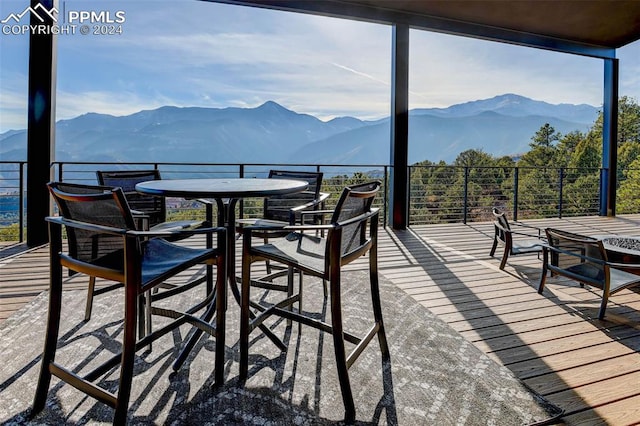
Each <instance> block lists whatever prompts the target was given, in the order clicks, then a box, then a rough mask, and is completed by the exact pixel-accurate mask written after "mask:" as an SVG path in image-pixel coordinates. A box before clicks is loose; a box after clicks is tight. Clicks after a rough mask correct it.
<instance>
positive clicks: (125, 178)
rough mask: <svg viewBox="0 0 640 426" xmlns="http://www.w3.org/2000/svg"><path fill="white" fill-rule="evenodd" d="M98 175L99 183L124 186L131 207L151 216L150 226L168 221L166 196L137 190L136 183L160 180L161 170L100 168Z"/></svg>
mask: <svg viewBox="0 0 640 426" xmlns="http://www.w3.org/2000/svg"><path fill="white" fill-rule="evenodd" d="M96 177H97V178H98V184H99V185H105V186H110V187H120V188H122V190H123V191H124V194H125V196H126V197H127V202H128V203H129V207H130V208H131V209H132V210H135V211H138V212H141V213H144V214H146V215H148V216H149V226H153V225H157V224H158V223H162V222H165V221H166V219H167V207H166V203H165V199H164V197H154V196H153V195H146V194H141V193H139V192H138V191H136V184H138V183H140V182H146V181H149V180H160V179H161V177H160V171H159V170H157V169H149V170H98V171H96Z"/></svg>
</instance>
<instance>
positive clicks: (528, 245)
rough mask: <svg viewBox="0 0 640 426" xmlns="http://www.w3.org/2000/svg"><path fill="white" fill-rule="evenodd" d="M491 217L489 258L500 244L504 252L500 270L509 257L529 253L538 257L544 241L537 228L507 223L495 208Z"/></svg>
mask: <svg viewBox="0 0 640 426" xmlns="http://www.w3.org/2000/svg"><path fill="white" fill-rule="evenodd" d="M493 217H494V221H493V228H494V235H493V245H492V246H491V251H490V252H489V256H491V257H493V255H494V254H495V253H496V249H497V248H498V244H502V246H503V248H504V250H503V252H502V260H501V261H500V269H504V267H505V265H506V264H507V259H508V258H509V255H511V256H517V255H520V254H530V253H538V255H539V254H540V252H542V246H541V244H543V243H544V239H543V237H542V232H541V230H540V229H539V228H536V227H533V226H529V225H525V224H523V223H518V222H509V220H508V219H507V215H506V214H505V213H504V212H501V211H500V210H498V209H497V208H495V207H494V208H493Z"/></svg>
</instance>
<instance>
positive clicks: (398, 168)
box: [389, 24, 409, 229]
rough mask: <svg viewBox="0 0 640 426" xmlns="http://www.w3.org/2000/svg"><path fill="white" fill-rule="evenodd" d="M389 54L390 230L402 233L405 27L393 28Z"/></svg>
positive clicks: (405, 172) (405, 218)
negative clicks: (391, 166) (391, 48)
mask: <svg viewBox="0 0 640 426" xmlns="http://www.w3.org/2000/svg"><path fill="white" fill-rule="evenodd" d="M392 46H393V51H392V54H391V164H392V165H393V168H392V170H391V191H390V192H391V193H390V197H389V198H390V201H391V203H390V204H391V205H390V208H389V211H390V214H391V217H390V222H391V226H392V228H393V229H406V228H407V222H408V215H409V26H408V25H406V24H397V25H395V26H394V27H393V42H392Z"/></svg>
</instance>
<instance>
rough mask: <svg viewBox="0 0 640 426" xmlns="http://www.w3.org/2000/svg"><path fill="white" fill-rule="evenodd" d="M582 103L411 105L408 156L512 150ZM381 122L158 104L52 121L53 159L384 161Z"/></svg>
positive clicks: (582, 112)
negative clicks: (126, 112)
mask: <svg viewBox="0 0 640 426" xmlns="http://www.w3.org/2000/svg"><path fill="white" fill-rule="evenodd" d="M597 115H598V108H596V107H594V106H590V105H570V104H561V105H553V104H549V103H546V102H541V101H535V100H532V99H529V98H525V97H522V96H518V95H514V94H506V95H500V96H496V97H494V98H491V99H485V100H478V101H472V102H467V103H463V104H458V105H453V106H451V107H449V108H430V109H415V110H412V111H411V112H410V120H409V147H410V148H409V162H410V163H411V164H413V163H416V162H419V161H423V160H431V161H440V160H444V161H445V162H447V163H449V162H451V161H453V160H454V159H455V158H456V156H457V155H458V153H460V152H462V151H465V150H467V149H471V148H476V149H482V150H484V151H485V152H487V153H490V154H493V155H496V156H502V155H517V154H519V153H522V152H526V151H527V150H528V149H529V142H530V141H531V137H532V136H533V135H534V134H535V132H536V131H537V130H538V129H539V128H540V127H541V126H542V125H544V124H545V123H549V124H551V125H552V126H553V127H554V128H555V129H556V130H557V131H558V132H560V133H562V134H565V133H568V132H571V131H574V130H580V131H583V132H585V131H587V130H588V129H589V128H590V127H591V125H592V124H593V123H594V121H595V120H596V118H597ZM389 135H390V125H389V119H388V118H385V119H381V120H377V121H363V120H359V119H357V118H353V117H341V118H336V119H333V120H330V121H322V120H320V119H318V118H316V117H313V116H311V115H308V114H299V113H297V112H294V111H291V110H289V109H286V108H284V107H283V106H281V105H279V104H277V103H275V102H266V103H265V104H263V105H261V106H259V107H256V108H199V107H185V108H179V107H172V106H165V107H161V108H158V109H155V110H149V111H140V112H138V113H135V114H131V115H127V116H121V117H116V116H112V115H106V114H96V113H88V114H84V115H81V116H79V117H76V118H73V119H69V120H60V121H58V122H57V123H56V160H57V161H97V162H136V161H141V162H189V163H312V164H338V165H339V164H353V165H358V164H388V163H389V152H390V148H389V137H390V136H389ZM26 137H27V136H26V130H12V131H8V132H5V133H3V134H0V159H2V160H4V161H19V160H25V159H26V157H27V155H26V146H27V143H26Z"/></svg>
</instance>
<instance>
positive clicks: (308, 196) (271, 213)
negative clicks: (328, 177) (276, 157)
mask: <svg viewBox="0 0 640 426" xmlns="http://www.w3.org/2000/svg"><path fill="white" fill-rule="evenodd" d="M322 176H323V173H322V172H304V171H295V170H270V171H269V179H295V180H303V181H306V182H307V183H308V184H309V186H308V188H307V189H306V190H305V191H303V192H297V193H294V194H284V195H277V196H273V197H269V198H265V200H264V212H263V216H264V218H265V219H270V220H281V221H285V222H290V221H291V219H292V218H291V217H290V211H291V209H292V208H295V207H298V206H301V205H304V204H307V203H309V202H311V201H314V200H317V199H318V198H319V196H320V186H321V185H322ZM319 208H320V207H319V206H316V207H315V209H316V210H317V209H319Z"/></svg>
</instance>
